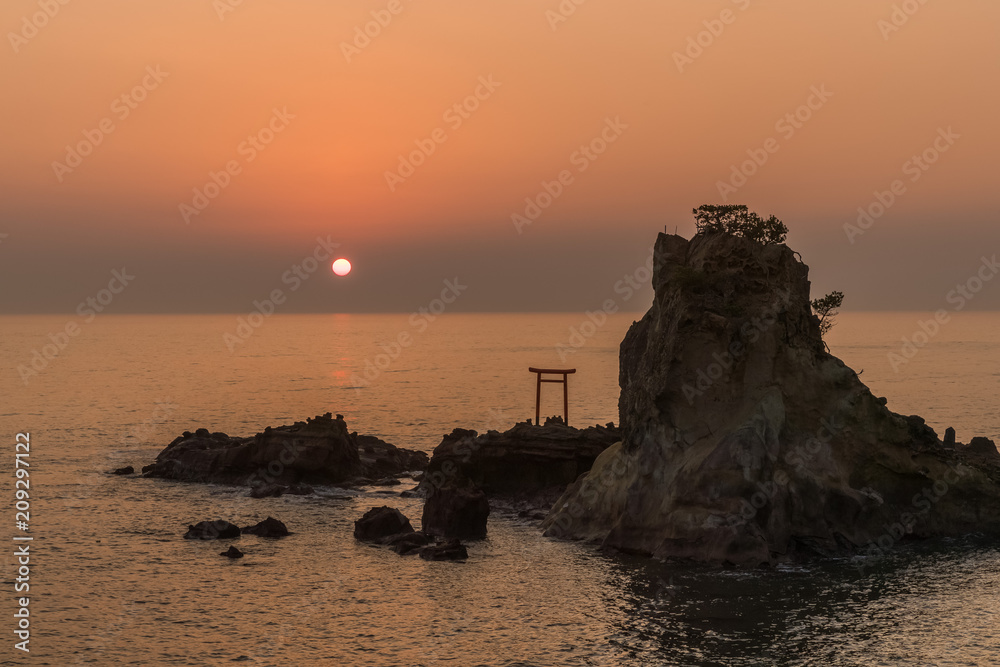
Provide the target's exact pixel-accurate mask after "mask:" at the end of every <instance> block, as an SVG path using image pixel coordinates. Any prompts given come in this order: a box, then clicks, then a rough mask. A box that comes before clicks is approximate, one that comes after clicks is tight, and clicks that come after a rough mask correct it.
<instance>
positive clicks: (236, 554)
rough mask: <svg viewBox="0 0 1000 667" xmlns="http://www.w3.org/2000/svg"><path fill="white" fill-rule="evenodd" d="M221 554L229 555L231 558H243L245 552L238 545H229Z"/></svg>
mask: <svg viewBox="0 0 1000 667" xmlns="http://www.w3.org/2000/svg"><path fill="white" fill-rule="evenodd" d="M219 555H220V556H227V557H229V558H243V552H242V551H240V550H239V549H237V548H236V547H232V546H231V547H229V549H227V550H226V551H220V552H219Z"/></svg>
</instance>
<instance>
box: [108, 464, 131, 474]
mask: <svg viewBox="0 0 1000 667" xmlns="http://www.w3.org/2000/svg"><path fill="white" fill-rule="evenodd" d="M134 472H135V468H133V467H132V466H125V467H124V468H115V469H114V470H112V471H111V474H112V475H131V474H132V473H134Z"/></svg>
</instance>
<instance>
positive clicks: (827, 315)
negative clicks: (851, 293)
mask: <svg viewBox="0 0 1000 667" xmlns="http://www.w3.org/2000/svg"><path fill="white" fill-rule="evenodd" d="M843 303H844V293H843V292H830V293H829V294H827V295H826V296H824V297H823V298H821V299H813V300H812V301H811V302H810V304H811V305H812V309H813V311H814V312H815V313H816V315H817V316H818V317H819V334H820V336H825V335H826V332H827V331H829V330H830V329H832V328H833V325H834V324H836V323H837V322H836V320H834V319H833V318H834V317H835V316H836V315H837V309H838V308H840V306H841V304H843Z"/></svg>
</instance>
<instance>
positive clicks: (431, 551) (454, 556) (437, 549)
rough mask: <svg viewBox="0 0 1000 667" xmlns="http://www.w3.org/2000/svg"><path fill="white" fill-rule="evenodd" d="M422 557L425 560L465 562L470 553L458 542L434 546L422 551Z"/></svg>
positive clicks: (424, 548) (452, 541)
mask: <svg viewBox="0 0 1000 667" xmlns="http://www.w3.org/2000/svg"><path fill="white" fill-rule="evenodd" d="M420 557H421V558H423V559H424V560H465V559H466V558H468V557H469V551H468V549H466V548H465V545H464V544H461V543H460V542H459V541H458V540H451V541H449V542H442V543H441V544H432V545H430V546H426V547H423V548H422V549H420Z"/></svg>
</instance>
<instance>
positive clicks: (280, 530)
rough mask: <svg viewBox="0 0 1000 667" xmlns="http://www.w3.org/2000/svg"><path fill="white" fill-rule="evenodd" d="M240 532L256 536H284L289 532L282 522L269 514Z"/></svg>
mask: <svg viewBox="0 0 1000 667" xmlns="http://www.w3.org/2000/svg"><path fill="white" fill-rule="evenodd" d="M242 532H243V534H244V535H256V536H257V537H286V536H288V535H290V534H291V533H289V532H288V526H286V525H285V524H284V522H282V521H278V520H277V519H275V518H274V517H270V516H269V517H267V518H266V519H264V520H263V521H261V522H260V523H257V524H254V525H252V526H247V527H246V528H244V529H243V531H242Z"/></svg>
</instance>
